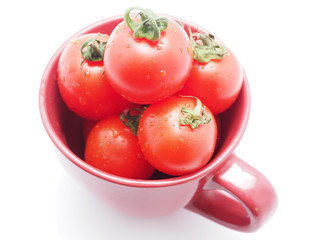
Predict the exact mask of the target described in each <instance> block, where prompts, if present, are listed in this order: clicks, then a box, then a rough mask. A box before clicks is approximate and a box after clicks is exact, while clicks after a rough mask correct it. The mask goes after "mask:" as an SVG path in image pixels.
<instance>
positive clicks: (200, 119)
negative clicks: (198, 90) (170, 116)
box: [180, 96, 212, 129]
mask: <svg viewBox="0 0 320 240" xmlns="http://www.w3.org/2000/svg"><path fill="white" fill-rule="evenodd" d="M186 97H188V96H186ZM190 97H191V96H190ZM193 98H195V99H196V100H197V105H196V107H195V108H194V109H193V110H191V109H189V108H186V107H182V108H181V112H182V113H183V114H184V115H183V117H181V118H180V124H182V125H190V126H191V128H192V129H196V128H198V127H199V125H200V124H208V123H209V122H210V121H211V120H212V119H211V116H209V115H207V114H206V112H205V111H204V108H203V107H202V103H201V101H200V100H199V99H198V98H196V97H193Z"/></svg>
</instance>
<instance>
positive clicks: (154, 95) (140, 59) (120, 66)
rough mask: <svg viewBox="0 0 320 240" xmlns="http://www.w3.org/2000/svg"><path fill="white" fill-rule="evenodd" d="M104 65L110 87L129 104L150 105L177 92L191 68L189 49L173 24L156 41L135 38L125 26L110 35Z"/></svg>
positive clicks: (169, 22)
mask: <svg viewBox="0 0 320 240" xmlns="http://www.w3.org/2000/svg"><path fill="white" fill-rule="evenodd" d="M104 65H105V68H106V76H107V78H108V80H109V82H110V84H111V86H112V87H113V88H114V89H115V90H116V91H117V92H118V93H120V94H121V95H122V96H123V97H124V98H126V99H128V100H129V101H132V102H135V103H139V104H151V103H153V102H156V101H158V100H161V99H164V98H166V97H168V96H171V95H173V94H174V93H176V92H177V91H178V90H180V89H181V88H182V86H183V84H184V83H185V81H186V80H187V78H188V74H189V72H190V70H191V67H192V48H191V43H190V41H189V38H188V35H187V34H186V32H185V31H184V29H183V28H182V27H181V26H180V25H179V24H177V23H176V22H175V21H173V20H170V19H169V20H168V27H167V29H166V30H164V31H162V32H161V36H160V39H159V40H156V41H151V40H147V39H145V38H137V37H135V36H134V35H133V30H131V29H130V28H129V27H128V25H127V24H126V23H125V22H121V23H120V24H119V25H118V26H117V27H116V28H115V29H114V30H113V32H112V33H111V35H110V39H109V41H108V44H107V46H106V51H105V56H104Z"/></svg>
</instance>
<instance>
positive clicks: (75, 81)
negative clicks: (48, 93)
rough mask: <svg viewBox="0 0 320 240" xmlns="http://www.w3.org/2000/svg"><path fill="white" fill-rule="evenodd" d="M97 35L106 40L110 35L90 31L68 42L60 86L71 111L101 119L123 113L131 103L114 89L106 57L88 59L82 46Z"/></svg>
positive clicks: (60, 73)
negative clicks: (105, 62) (110, 80)
mask: <svg viewBox="0 0 320 240" xmlns="http://www.w3.org/2000/svg"><path fill="white" fill-rule="evenodd" d="M94 38H97V40H99V41H100V43H102V42H106V41H108V38H109V37H108V35H104V34H102V35H101V36H99V35H98V34H87V35H83V36H81V37H79V38H77V39H76V40H73V41H72V42H69V43H68V44H67V46H66V47H65V49H64V50H63V52H62V54H61V56H60V60H59V65H58V86H59V90H60V93H61V96H62V98H63V100H64V102H65V103H66V104H67V106H68V107H69V108H70V110H72V111H73V112H75V113H76V114H78V115H80V116H82V117H84V118H89V119H96V120H98V119H102V118H104V117H106V116H107V115H109V114H116V113H121V112H122V110H123V109H124V108H126V107H127V106H128V105H129V104H130V103H129V102H128V101H127V100H125V99H124V98H122V97H121V96H120V95H119V94H118V93H116V92H115V91H114V90H113V89H112V88H111V86H110V84H109V83H108V81H107V80H106V78H105V74H104V66H103V61H102V60H100V61H89V60H84V57H83V56H82V54H81V47H82V45H83V43H84V42H85V41H86V40H88V39H94ZM95 44H97V43H95ZM84 50H85V49H84ZM102 57H103V54H102Z"/></svg>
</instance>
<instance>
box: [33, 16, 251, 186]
mask: <svg viewBox="0 0 320 240" xmlns="http://www.w3.org/2000/svg"><path fill="white" fill-rule="evenodd" d="M169 17H171V18H173V19H175V20H178V21H183V22H184V23H187V24H189V25H193V26H195V25H196V24H193V23H191V22H189V21H186V20H183V19H180V18H177V17H172V16H169ZM121 19H123V17H122V15H121V16H120V15H118V16H114V17H109V18H106V19H103V20H100V21H98V22H96V23H94V24H91V25H89V26H87V27H86V28H83V29H82V30H80V31H78V32H77V33H75V34H74V35H73V36H71V37H70V38H69V39H68V40H66V41H65V42H64V43H63V44H62V45H61V46H60V47H59V48H58V49H57V51H56V52H55V53H54V55H53V56H52V57H51V59H50V60H49V62H48V64H47V66H46V68H45V71H44V73H43V75H42V79H41V85H40V90H39V110H40V115H41V119H42V123H43V125H44V128H45V130H46V132H47V134H48V135H49V137H50V139H51V141H52V142H53V143H54V145H55V147H57V148H58V150H59V151H60V152H61V153H62V154H63V155H64V156H65V157H66V158H67V159H68V160H69V161H70V162H72V163H73V164H75V165H77V166H78V167H80V168H81V169H82V170H84V171H86V172H87V173H89V174H91V175H93V176H96V177H98V178H101V179H103V180H106V181H109V182H113V183H117V184H121V185H126V186H131V187H143V188H150V187H168V186H173V185H178V184H182V183H187V182H190V181H192V180H195V179H200V178H203V177H205V176H207V175H210V173H212V172H213V171H214V169H216V167H217V166H219V165H220V164H221V163H223V162H224V160H226V159H227V158H228V156H230V155H231V154H232V153H233V151H234V149H235V148H236V147H237V145H238V144H239V142H240V140H241V138H242V136H243V134H244V132H245V129H246V127H247V123H248V120H249V113H250V90H249V84H248V80H247V77H246V74H245V72H244V71H243V75H244V76H243V84H242V88H241V92H240V94H243V95H244V105H245V107H244V111H242V113H241V116H240V117H241V119H239V120H238V121H239V122H240V123H239V127H238V128H237V131H236V132H235V134H234V137H233V138H232V141H231V142H230V143H229V144H228V146H227V147H226V148H225V149H224V150H223V151H220V152H219V153H218V154H217V155H216V156H215V157H214V161H211V162H209V163H208V164H207V165H206V166H205V167H203V168H201V169H199V170H197V171H195V172H193V173H189V174H187V175H183V176H177V177H173V178H165V179H156V180H143V179H130V178H125V177H120V176H116V175H113V174H110V173H106V172H103V171H101V170H99V169H97V168H95V167H93V166H91V165H89V164H88V163H86V162H85V161H84V160H83V159H81V158H79V157H78V156H77V155H75V154H74V153H73V152H72V151H71V150H70V149H69V148H68V146H66V144H65V143H64V142H63V141H62V140H61V139H60V138H59V136H58V135H57V133H56V132H55V131H54V129H53V126H52V124H51V122H50V121H49V117H48V109H47V108H46V104H45V101H46V100H45V92H46V88H47V86H48V84H46V81H47V79H48V77H49V72H50V71H51V69H52V67H53V65H54V62H55V61H56V60H57V59H58V58H59V57H60V54H61V52H62V50H63V49H64V47H65V45H66V44H67V43H68V42H69V41H70V40H72V39H74V38H76V37H78V36H80V35H82V34H85V33H89V32H90V31H91V30H92V29H94V28H96V27H99V26H100V25H103V24H105V23H106V22H110V21H119V20H121Z"/></svg>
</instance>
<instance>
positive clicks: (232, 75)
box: [178, 50, 243, 114]
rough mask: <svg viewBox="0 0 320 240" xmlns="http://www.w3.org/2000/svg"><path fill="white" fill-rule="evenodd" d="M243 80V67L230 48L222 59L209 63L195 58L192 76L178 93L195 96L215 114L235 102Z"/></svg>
mask: <svg viewBox="0 0 320 240" xmlns="http://www.w3.org/2000/svg"><path fill="white" fill-rule="evenodd" d="M242 82H243V70H242V67H241V65H240V63H239V61H238V60H237V59H236V57H235V55H234V54H233V53H232V52H231V51H230V50H228V52H227V54H226V55H225V56H224V57H223V58H222V59H214V60H210V61H209V62H207V63H200V62H198V61H196V60H194V62H193V66H192V70H191V72H190V77H189V79H188V80H187V82H186V83H185V85H184V86H183V89H182V90H181V91H179V92H178V94H181V95H192V96H195V97H197V98H199V99H200V100H201V101H202V103H203V104H205V105H206V106H207V107H208V108H209V109H210V110H211V111H212V113H213V114H219V113H221V112H223V111H225V110H226V109H228V108H229V107H230V106H231V105H232V104H233V103H234V102H235V100H236V99H237V97H238V95H239V93H240V90H241V87H242Z"/></svg>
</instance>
